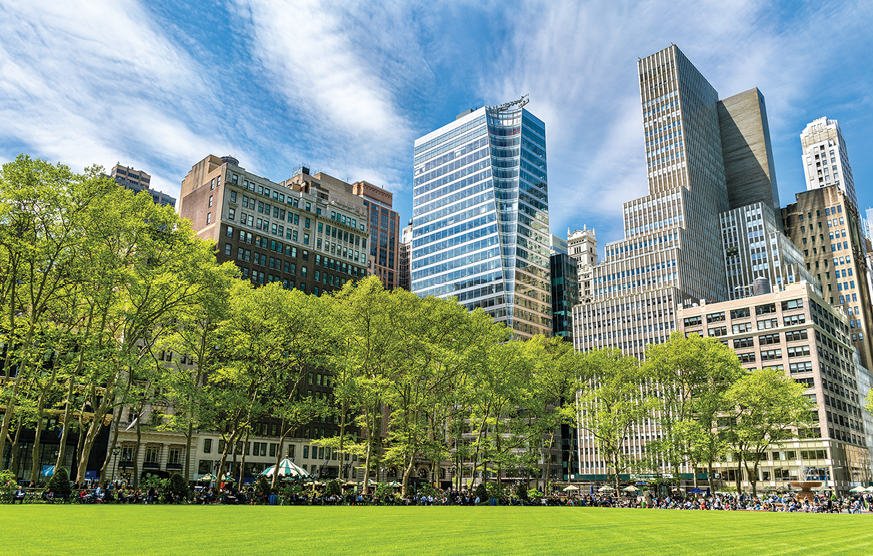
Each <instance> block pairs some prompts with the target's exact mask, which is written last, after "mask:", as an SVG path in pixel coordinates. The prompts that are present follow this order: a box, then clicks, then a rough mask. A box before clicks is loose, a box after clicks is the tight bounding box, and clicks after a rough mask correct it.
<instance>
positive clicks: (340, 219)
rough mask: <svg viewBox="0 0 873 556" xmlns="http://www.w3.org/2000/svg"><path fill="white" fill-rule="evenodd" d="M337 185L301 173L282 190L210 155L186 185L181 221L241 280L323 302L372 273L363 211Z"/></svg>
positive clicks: (357, 199)
mask: <svg viewBox="0 0 873 556" xmlns="http://www.w3.org/2000/svg"><path fill="white" fill-rule="evenodd" d="M334 179H335V178H330V176H325V175H322V174H318V175H317V176H309V175H308V174H303V173H301V174H298V175H295V176H294V177H292V178H291V179H289V180H286V181H284V182H281V183H277V182H273V181H270V180H268V179H266V178H263V177H261V176H257V175H255V174H252V173H251V172H248V171H246V170H245V168H242V167H241V166H240V165H239V161H237V160H236V159H235V158H233V157H223V158H219V157H217V156H213V155H210V156H208V157H206V158H204V159H203V160H201V161H200V162H198V163H197V164H195V165H194V167H193V168H192V169H191V171H190V172H188V175H187V176H186V177H185V179H184V180H183V181H182V193H181V199H180V201H179V214H180V215H181V216H182V217H183V218H187V219H188V220H190V221H191V226H192V227H193V228H194V230H195V231H196V232H197V234H198V235H199V236H200V237H201V238H204V239H209V240H212V241H214V242H215V243H216V249H217V256H218V260H219V261H220V262H225V261H232V262H234V263H235V264H236V265H237V266H238V267H239V268H240V271H241V273H242V277H243V278H244V279H247V280H251V281H252V283H254V284H267V283H270V282H281V283H282V285H283V287H285V288H287V289H293V288H297V289H299V290H302V291H303V292H305V293H312V294H315V295H319V294H321V293H322V292H325V291H333V290H336V289H339V288H341V287H342V286H343V284H345V283H346V282H347V281H349V280H358V279H360V278H363V277H365V276H367V272H368V268H367V267H368V264H367V252H368V247H367V243H368V241H369V236H370V234H369V229H368V228H367V211H366V208H365V207H364V205H363V202H362V200H361V199H360V197H357V196H355V195H351V194H349V195H343V191H342V188H341V187H337V186H336V184H333V183H332V181H331V180H334ZM336 181H339V180H336ZM341 183H344V182H341Z"/></svg>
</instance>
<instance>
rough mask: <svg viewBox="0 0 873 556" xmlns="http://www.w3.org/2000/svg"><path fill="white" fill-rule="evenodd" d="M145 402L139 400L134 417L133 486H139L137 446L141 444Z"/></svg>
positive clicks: (135, 487)
mask: <svg viewBox="0 0 873 556" xmlns="http://www.w3.org/2000/svg"><path fill="white" fill-rule="evenodd" d="M144 409H145V402H140V404H139V408H138V411H137V417H136V445H135V446H134V447H133V488H134V489H137V488H139V476H140V471H139V448H140V446H141V445H142V413H143V410H144Z"/></svg>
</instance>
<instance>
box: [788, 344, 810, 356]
mask: <svg viewBox="0 0 873 556" xmlns="http://www.w3.org/2000/svg"><path fill="white" fill-rule="evenodd" d="M806 355H809V346H797V347H790V348H788V357H803V356H806Z"/></svg>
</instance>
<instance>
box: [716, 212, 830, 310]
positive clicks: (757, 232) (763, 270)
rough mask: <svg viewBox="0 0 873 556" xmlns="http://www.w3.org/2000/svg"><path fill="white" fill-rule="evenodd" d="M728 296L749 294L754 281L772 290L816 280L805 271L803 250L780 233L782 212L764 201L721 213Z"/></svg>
mask: <svg viewBox="0 0 873 556" xmlns="http://www.w3.org/2000/svg"><path fill="white" fill-rule="evenodd" d="M720 218H721V230H722V243H723V246H724V262H725V272H726V275H727V282H728V299H741V298H743V297H748V296H749V295H750V294H751V289H752V287H753V285H754V283H755V281H756V280H766V281H767V282H768V283H769V284H770V287H771V288H772V289H773V290H776V291H779V290H783V289H784V288H785V287H786V286H787V285H788V284H792V283H794V282H803V281H805V282H809V283H811V284H813V285H814V287H816V288H818V287H819V281H818V280H817V279H815V278H814V277H813V275H812V274H811V273H810V272H809V271H807V270H806V261H805V259H804V256H803V252H802V251H801V250H800V249H799V248H798V247H797V246H796V245H794V243H792V241H791V240H790V239H789V238H788V237H787V236H786V235H785V234H784V233H782V211H781V210H780V211H779V215H778V216H776V213H775V211H774V210H773V207H772V206H770V204H769V203H766V202H757V203H752V204H749V205H746V206H742V207H738V208H735V209H731V210H729V211H727V212H723V213H722V214H721V215H720Z"/></svg>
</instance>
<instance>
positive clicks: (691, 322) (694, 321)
mask: <svg viewBox="0 0 873 556" xmlns="http://www.w3.org/2000/svg"><path fill="white" fill-rule="evenodd" d="M702 319H703V317H688V318H686V319H685V326H697V325H699V324H701V323H702Z"/></svg>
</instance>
